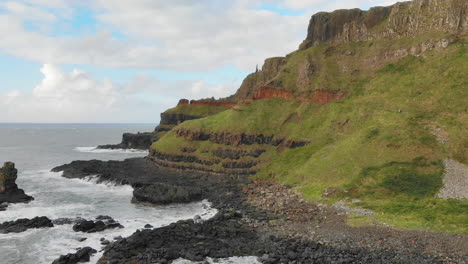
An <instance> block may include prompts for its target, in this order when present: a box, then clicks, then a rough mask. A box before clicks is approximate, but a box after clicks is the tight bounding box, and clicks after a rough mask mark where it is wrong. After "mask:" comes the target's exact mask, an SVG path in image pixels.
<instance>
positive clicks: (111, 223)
mask: <svg viewBox="0 0 468 264" xmlns="http://www.w3.org/2000/svg"><path fill="white" fill-rule="evenodd" d="M96 220H97V221H93V220H85V219H81V220H80V221H78V222H77V223H76V224H75V225H74V226H73V231H75V232H83V233H96V232H101V231H104V230H106V229H114V228H124V227H123V226H122V225H121V224H120V223H118V222H116V221H115V220H114V219H112V218H111V217H109V216H105V217H102V216H100V217H99V219H96Z"/></svg>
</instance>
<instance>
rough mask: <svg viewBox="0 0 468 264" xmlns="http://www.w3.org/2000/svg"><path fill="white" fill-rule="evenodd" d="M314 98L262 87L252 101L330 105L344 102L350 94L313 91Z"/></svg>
mask: <svg viewBox="0 0 468 264" xmlns="http://www.w3.org/2000/svg"><path fill="white" fill-rule="evenodd" d="M311 93H312V97H301V96H295V95H294V94H293V93H292V92H289V91H286V90H281V89H277V88H273V87H268V86H265V87H261V88H260V89H259V90H258V92H257V93H256V94H255V95H254V97H252V99H251V100H253V101H256V100H263V99H284V100H300V101H303V102H313V103H322V104H328V103H331V102H333V101H340V100H343V99H344V98H345V97H346V95H347V94H348V92H345V91H333V90H324V89H322V90H315V91H312V92H311Z"/></svg>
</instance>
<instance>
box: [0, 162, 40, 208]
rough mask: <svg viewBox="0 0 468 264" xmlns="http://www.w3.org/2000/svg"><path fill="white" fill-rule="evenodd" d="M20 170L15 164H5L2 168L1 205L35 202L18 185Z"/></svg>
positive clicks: (0, 178) (0, 181)
mask: <svg viewBox="0 0 468 264" xmlns="http://www.w3.org/2000/svg"><path fill="white" fill-rule="evenodd" d="M17 178H18V170H17V169H16V168H15V164H14V163H13V162H5V163H4V164H3V167H2V168H0V204H1V203H5V202H6V203H27V202H30V201H31V200H34V198H33V197H31V196H29V195H27V194H25V193H24V191H23V190H22V189H19V188H18V185H16V179H17Z"/></svg>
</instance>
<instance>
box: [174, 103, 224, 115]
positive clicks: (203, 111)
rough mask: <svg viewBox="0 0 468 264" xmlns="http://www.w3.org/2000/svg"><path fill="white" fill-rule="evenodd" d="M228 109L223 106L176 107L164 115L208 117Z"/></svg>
mask: <svg viewBox="0 0 468 264" xmlns="http://www.w3.org/2000/svg"><path fill="white" fill-rule="evenodd" d="M226 109H228V107H224V106H206V105H178V106H177V107H174V108H171V109H169V110H167V111H166V113H177V114H185V115H192V116H203V117H205V116H210V115H214V114H217V113H219V112H222V111H224V110H226Z"/></svg>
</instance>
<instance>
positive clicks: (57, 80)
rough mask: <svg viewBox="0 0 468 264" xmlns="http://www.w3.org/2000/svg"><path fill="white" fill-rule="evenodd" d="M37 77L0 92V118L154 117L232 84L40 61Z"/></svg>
mask: <svg viewBox="0 0 468 264" xmlns="http://www.w3.org/2000/svg"><path fill="white" fill-rule="evenodd" d="M40 71H41V73H42V74H43V79H42V80H41V82H40V83H39V84H38V85H37V86H35V87H34V88H33V89H31V90H30V91H27V92H20V91H17V90H12V91H9V92H5V93H0V113H2V114H1V115H0V122H31V121H34V122H46V123H47V122H153V123H155V124H156V123H158V122H159V113H161V112H163V111H165V110H166V109H168V108H170V107H174V106H175V104H176V102H177V101H178V100H179V99H180V98H188V99H200V98H205V97H207V96H208V95H209V96H216V97H223V96H227V95H230V94H232V93H233V92H234V90H235V88H236V87H234V86H233V85H231V86H224V85H210V84H207V83H205V81H203V80H195V81H190V80H180V81H175V82H163V81H159V80H158V79H156V78H154V77H151V76H148V75H147V74H144V73H141V74H136V75H135V76H134V77H133V78H132V79H131V80H130V81H129V82H128V83H125V84H117V83H114V82H112V81H111V80H110V79H108V78H104V79H102V80H98V79H97V78H95V77H94V76H93V75H92V74H90V73H88V72H85V71H83V70H80V69H74V70H72V71H71V72H65V71H63V70H62V69H61V68H59V67H58V66H56V65H53V64H44V65H43V66H42V67H41V69H40Z"/></svg>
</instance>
